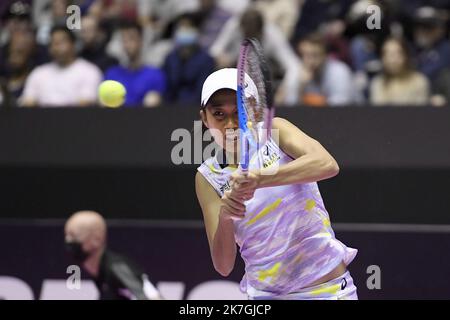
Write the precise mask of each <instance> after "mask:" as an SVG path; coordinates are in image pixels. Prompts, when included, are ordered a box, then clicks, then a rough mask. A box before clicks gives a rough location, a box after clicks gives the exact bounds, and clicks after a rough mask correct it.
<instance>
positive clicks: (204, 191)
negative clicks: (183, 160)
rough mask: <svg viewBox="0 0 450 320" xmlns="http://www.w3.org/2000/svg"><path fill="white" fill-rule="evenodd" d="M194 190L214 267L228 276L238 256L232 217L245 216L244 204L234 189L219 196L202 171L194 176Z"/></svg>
mask: <svg viewBox="0 0 450 320" xmlns="http://www.w3.org/2000/svg"><path fill="white" fill-rule="evenodd" d="M195 190H196V193H197V198H198V200H199V203H200V207H201V208H202V212H203V219H204V223H205V228H206V234H207V236H208V242H209V248H210V252H211V258H212V261H213V264H214V268H215V269H216V271H217V272H219V273H220V274H221V275H222V276H224V277H226V276H228V275H229V274H230V273H231V271H232V270H233V268H234V263H235V260H236V242H235V239H234V224H233V219H240V218H242V217H243V216H244V212H245V206H244V205H243V204H242V200H241V201H238V200H236V198H237V197H236V196H235V195H234V194H233V192H231V191H229V192H226V193H225V195H224V196H223V197H222V198H220V197H219V196H218V195H217V193H216V192H215V190H214V189H213V187H212V186H211V185H210V184H209V182H208V181H207V180H206V179H205V178H204V177H203V175H202V174H200V173H199V172H197V175H196V176H195Z"/></svg>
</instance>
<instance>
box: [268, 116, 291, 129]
mask: <svg viewBox="0 0 450 320" xmlns="http://www.w3.org/2000/svg"><path fill="white" fill-rule="evenodd" d="M291 126H295V125H294V124H293V123H292V122H290V121H289V120H287V119H285V118H281V117H275V118H273V120H272V128H273V129H279V130H281V129H284V128H287V127H291Z"/></svg>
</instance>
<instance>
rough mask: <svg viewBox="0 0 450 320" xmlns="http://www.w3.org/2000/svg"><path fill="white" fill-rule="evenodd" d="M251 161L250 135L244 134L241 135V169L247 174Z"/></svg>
mask: <svg viewBox="0 0 450 320" xmlns="http://www.w3.org/2000/svg"><path fill="white" fill-rule="evenodd" d="M249 162H250V155H249V143H248V137H247V135H246V134H243V135H242V136H241V171H242V173H243V174H247V172H248V165H249Z"/></svg>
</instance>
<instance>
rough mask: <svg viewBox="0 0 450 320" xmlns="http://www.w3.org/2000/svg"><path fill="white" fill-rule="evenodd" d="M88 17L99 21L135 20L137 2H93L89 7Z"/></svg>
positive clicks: (99, 0) (96, 0) (118, 0)
mask: <svg viewBox="0 0 450 320" xmlns="http://www.w3.org/2000/svg"><path fill="white" fill-rule="evenodd" d="M89 15H93V16H95V17H96V18H97V19H98V20H99V21H101V22H103V21H104V20H115V21H122V20H133V21H134V20H136V19H137V18H138V8H137V0H95V1H94V2H93V3H92V4H91V5H90V7H89Z"/></svg>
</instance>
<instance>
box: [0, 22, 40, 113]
mask: <svg viewBox="0 0 450 320" xmlns="http://www.w3.org/2000/svg"><path fill="white" fill-rule="evenodd" d="M35 53H36V41H35V34H34V32H32V31H31V30H28V31H27V32H14V33H13V35H12V38H11V40H10V43H9V45H8V47H7V52H6V59H5V60H4V61H3V60H2V61H1V62H0V75H1V77H2V78H4V82H5V88H6V93H5V94H7V95H9V98H10V99H11V100H12V101H11V103H12V104H16V103H15V102H16V101H17V99H18V98H19V97H20V96H21V95H22V92H23V89H24V86H25V81H26V79H27V77H28V75H29V73H30V72H31V70H32V69H33V68H34V67H35V61H36V60H35V59H34V58H35Z"/></svg>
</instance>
